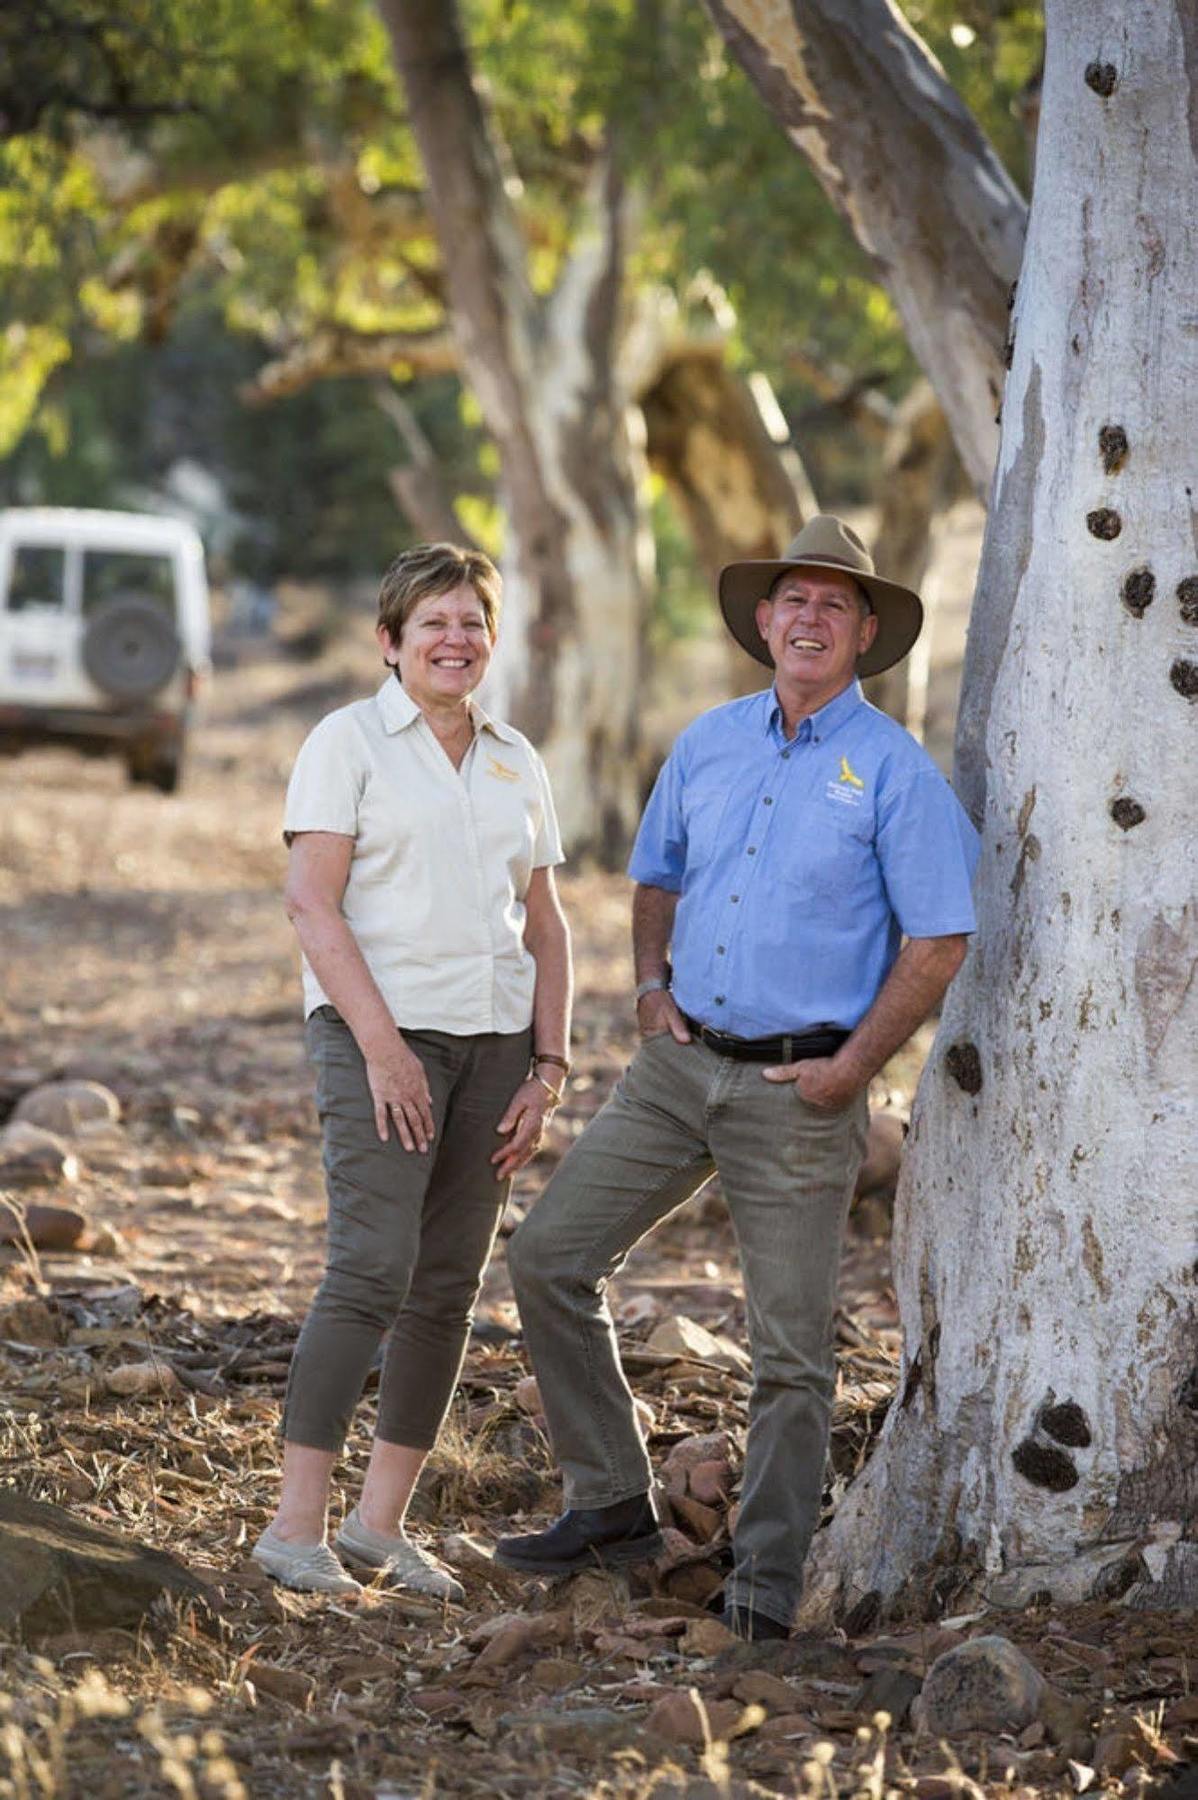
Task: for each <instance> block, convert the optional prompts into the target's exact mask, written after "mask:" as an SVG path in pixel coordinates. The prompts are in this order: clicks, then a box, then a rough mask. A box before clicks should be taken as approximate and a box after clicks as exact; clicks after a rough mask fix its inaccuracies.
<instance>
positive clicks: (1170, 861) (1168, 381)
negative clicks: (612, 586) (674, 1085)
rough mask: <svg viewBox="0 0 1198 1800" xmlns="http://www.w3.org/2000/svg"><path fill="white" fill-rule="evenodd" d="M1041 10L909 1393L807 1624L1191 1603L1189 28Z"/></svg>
mask: <svg viewBox="0 0 1198 1800" xmlns="http://www.w3.org/2000/svg"><path fill="white" fill-rule="evenodd" d="M1047 15H1048V60H1047V67H1046V72H1045V82H1044V96H1043V114H1042V120H1041V125H1040V143H1039V176H1038V179H1037V185H1036V195H1035V200H1034V203H1033V210H1032V219H1031V226H1030V232H1029V239H1028V248H1027V260H1026V264H1025V269H1024V274H1023V277H1022V279H1021V281H1020V287H1019V298H1018V305H1017V310H1016V320H1015V323H1016V338H1015V352H1014V361H1013V365H1012V369H1011V374H1010V379H1009V383H1008V388H1007V394H1006V397H1005V401H1004V409H1003V436H1002V447H1001V453H1000V459H999V467H998V471H997V478H996V488H995V498H994V504H993V507H992V510H991V515H990V522H989V527H988V530H987V536H986V542H985V547H984V552H983V558H982V569H981V575H980V580H979V592H980V594H981V595H982V596H983V597H984V599H985V601H986V607H985V614H984V616H985V619H986V622H987V632H986V635H985V638H984V639H983V640H980V641H975V640H971V646H970V656H971V658H972V659H973V663H974V667H973V679H974V682H975V684H976V683H978V682H979V681H981V680H982V679H983V674H984V676H985V679H986V680H987V681H988V682H989V683H990V685H991V686H992V688H993V698H992V704H991V707H990V712H989V721H988V725H987V728H986V734H985V739H984V742H983V744H982V745H981V746H980V747H979V753H978V754H976V755H975V754H974V750H973V747H972V745H971V741H970V734H969V731H968V721H966V729H965V731H964V733H963V738H962V741H963V743H965V744H966V745H967V746H968V747H969V760H968V765H967V770H966V775H967V791H968V797H969V800H970V802H971V804H972V806H973V808H974V810H975V812H976V814H977V816H978V818H979V819H980V821H981V824H982V827H983V834H984V847H983V856H982V862H981V868H980V873H979V878H978V883H977V897H978V906H979V933H978V937H977V940H976V945H975V947H974V949H973V950H972V952H971V955H970V957H969V959H968V961H967V963H966V966H965V969H964V970H963V972H962V974H961V975H960V976H959V977H958V979H957V981H956V983H955V984H954V986H953V988H952V989H951V990H950V993H949V997H948V1000H947V1003H946V1008H945V1012H944V1017H943V1021H942V1024H941V1027H940V1030H939V1033H938V1035H937V1038H936V1042H935V1046H934V1048H933V1051H932V1055H931V1057H930V1059H929V1063H928V1067H927V1070H926V1072H925V1075H924V1080H923V1083H922V1085H921V1088H920V1092H919V1096H918V1101H917V1106H916V1111H915V1118H914V1122H913V1126H912V1132H911V1137H910V1140H909V1143H908V1149H907V1156H906V1162H905V1168H904V1173H903V1179H902V1182H901V1185H900V1192H899V1197H898V1205H897V1216H896V1221H895V1266H896V1284H897V1288H898V1294H899V1300H900V1306H901V1312H902V1318H903V1331H904V1343H903V1362H902V1372H901V1382H900V1390H899V1397H898V1399H897V1401H896V1403H895V1405H894V1406H893V1407H892V1408H891V1411H890V1413H889V1415H888V1418H887V1421H886V1426H885V1429H884V1432H883V1435H882V1437H881V1440H880V1442H879V1444H878V1447H877V1449H876V1450H875V1452H874V1455H873V1458H872V1460H871V1461H870V1463H869V1464H868V1465H867V1467H866V1469H865V1471H864V1473H863V1475H862V1477H861V1478H860V1479H859V1480H858V1481H857V1482H856V1483H854V1485H853V1486H852V1488H851V1489H850V1490H849V1493H848V1495H847V1497H846V1499H845V1500H844V1502H843V1504H842V1505H841V1507H840V1508H839V1509H838V1511H837V1513H836V1515H835V1517H834V1520H833V1522H832V1525H831V1527H830V1529H829V1531H828V1532H827V1533H826V1534H825V1535H824V1537H823V1540H822V1541H821V1542H819V1543H818V1549H817V1554H816V1557H815V1559H814V1563H813V1567H812V1572H811V1582H810V1585H809V1600H808V1607H807V1617H808V1619H809V1620H810V1619H814V1618H816V1617H818V1616H820V1614H821V1612H826V1611H828V1610H829V1609H832V1608H843V1607H845V1606H848V1607H849V1608H852V1607H853V1606H854V1605H855V1606H857V1607H858V1609H859V1611H858V1616H859V1617H860V1616H864V1612H868V1611H870V1610H873V1609H874V1608H875V1607H876V1606H877V1604H878V1603H879V1601H880V1600H881V1601H885V1600H886V1599H887V1598H891V1599H893V1598H894V1597H896V1596H899V1595H900V1594H902V1593H903V1591H904V1590H906V1591H907V1597H908V1599H909V1600H910V1601H911V1602H912V1603H913V1604H915V1605H917V1606H918V1605H921V1604H922V1605H926V1606H929V1607H931V1608H932V1609H934V1608H935V1606H936V1604H937V1603H940V1604H943V1603H944V1602H945V1600H946V1599H951V1601H952V1604H953V1607H954V1610H955V1609H956V1607H957V1605H958V1604H959V1603H960V1602H961V1601H962V1600H963V1599H965V1598H966V1596H965V1595H964V1594H963V1593H961V1592H960V1591H959V1590H960V1587H961V1583H962V1581H963V1580H965V1579H968V1578H972V1581H973V1584H974V1586H973V1591H974V1592H975V1593H976V1592H977V1591H979V1590H980V1591H983V1592H985V1591H988V1592H989V1593H991V1594H992V1595H999V1596H1002V1597H1005V1598H1006V1599H1008V1600H1010V1601H1018V1600H1020V1599H1026V1598H1027V1597H1028V1595H1029V1594H1030V1592H1032V1591H1035V1590H1036V1589H1050V1590H1052V1591H1054V1592H1055V1593H1057V1594H1058V1595H1060V1596H1063V1597H1074V1598H1076V1597H1080V1595H1082V1594H1083V1593H1085V1592H1086V1591H1089V1590H1092V1589H1093V1588H1094V1587H1095V1584H1096V1583H1097V1584H1098V1586H1099V1588H1100V1589H1101V1588H1102V1585H1103V1583H1104V1582H1106V1583H1111V1582H1113V1583H1114V1585H1115V1586H1116V1588H1118V1589H1122V1587H1123V1586H1124V1585H1125V1583H1127V1582H1128V1581H1130V1582H1132V1583H1133V1584H1135V1585H1134V1586H1133V1590H1132V1595H1133V1597H1134V1598H1136V1599H1140V1600H1143V1601H1144V1603H1146V1604H1156V1603H1158V1602H1159V1603H1167V1604H1181V1603H1183V1602H1184V1601H1185V1600H1186V1598H1187V1596H1188V1599H1189V1602H1190V1603H1191V1604H1193V1602H1194V1601H1195V1599H1198V1543H1196V1542H1195V1536H1196V1531H1198V1418H1196V1412H1195V1388H1196V1377H1195V1350H1194V1347H1195V1260H1194V1258H1195V1229H1194V1205H1193V1191H1194V1156H1195V1147H1196V1146H1198V1117H1196V1110H1198V1109H1196V1105H1195V1071H1196V1070H1198V979H1196V976H1198V893H1196V886H1198V884H1196V882H1195V863H1194V857H1193V782H1192V779H1191V773H1192V769H1193V734H1194V726H1195V696H1196V695H1198V625H1196V623H1195V620H1196V618H1198V551H1196V549H1195V542H1196V517H1198V515H1196V511H1195V504H1194V495H1193V489H1194V485H1195V483H1194V472H1195V471H1194V446H1195V444H1196V443H1198V329H1196V328H1195V318H1196V315H1195V303H1194V270H1195V268H1196V267H1198V11H1196V9H1195V6H1194V3H1193V0H1177V3H1176V4H1172V3H1170V4H1165V3H1162V4H1161V5H1159V6H1151V7H1140V8H1136V9H1135V11H1134V13H1129V12H1128V9H1127V8H1126V6H1125V5H1124V4H1123V3H1122V0H1048V6H1047ZM1108 71H1109V73H1108ZM1094 83H1097V88H1096V87H1095V86H1094V85H1093V84H1094ZM1108 87H1109V89H1110V91H1109V93H1105V94H1104V93H1103V92H1102V91H1099V90H1101V89H1105V88H1108ZM1146 601H1149V602H1150V603H1148V604H1145V602H1146ZM1104 1564H1106V1565H1107V1569H1106V1573H1105V1574H1103V1573H1102V1566H1103V1565H1104ZM929 1590H930V1591H929ZM862 1608H863V1609H864V1611H862V1610H861V1609H862Z"/></svg>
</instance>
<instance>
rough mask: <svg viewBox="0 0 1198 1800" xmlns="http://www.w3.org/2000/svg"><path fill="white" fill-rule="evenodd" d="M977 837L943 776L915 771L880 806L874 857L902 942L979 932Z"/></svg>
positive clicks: (933, 771)
mask: <svg viewBox="0 0 1198 1800" xmlns="http://www.w3.org/2000/svg"><path fill="white" fill-rule="evenodd" d="M978 848H979V846H978V834H977V832H976V831H975V830H974V828H973V826H972V825H971V824H970V822H969V819H968V817H967V816H966V813H965V810H964V808H963V807H962V805H961V802H960V801H959V800H958V799H957V796H956V795H955V794H954V793H953V790H952V788H951V787H950V786H949V784H948V782H947V781H946V780H945V779H944V776H943V775H942V774H941V773H940V771H939V770H938V769H936V768H929V769H926V770H919V771H917V772H916V773H915V774H914V775H913V776H911V777H909V778H908V779H906V780H904V781H902V782H901V783H900V784H899V785H897V786H896V788H895V790H894V792H893V793H891V794H887V795H886V796H885V797H884V798H883V801H882V803H881V805H880V807H879V817H878V834H877V853H878V860H879V862H880V863H881V866H882V878H883V880H884V881H885V883H886V892H887V895H888V897H889V900H890V906H891V910H892V911H893V913H894V916H895V918H896V919H897V921H898V924H899V929H900V930H901V931H902V932H903V933H904V935H905V936H906V937H950V936H956V935H957V934H958V933H966V932H971V931H976V930H977V919H976V917H975V915H974V910H973V895H972V892H971V889H972V885H973V873H974V870H975V868H976V867H977V861H978Z"/></svg>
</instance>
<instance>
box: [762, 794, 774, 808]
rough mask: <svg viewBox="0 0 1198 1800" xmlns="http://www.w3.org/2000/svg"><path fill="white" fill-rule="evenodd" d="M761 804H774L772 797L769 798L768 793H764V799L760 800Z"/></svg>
mask: <svg viewBox="0 0 1198 1800" xmlns="http://www.w3.org/2000/svg"><path fill="white" fill-rule="evenodd" d="M761 804H762V805H763V806H772V805H773V804H774V802H773V800H772V799H771V798H770V796H769V795H768V794H767V795H766V797H765V799H764V800H763V801H762V802H761Z"/></svg>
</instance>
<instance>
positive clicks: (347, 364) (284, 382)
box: [238, 325, 458, 406]
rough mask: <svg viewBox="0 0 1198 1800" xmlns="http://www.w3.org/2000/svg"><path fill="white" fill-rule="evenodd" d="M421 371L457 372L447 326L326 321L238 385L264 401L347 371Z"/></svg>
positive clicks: (248, 396)
mask: <svg viewBox="0 0 1198 1800" xmlns="http://www.w3.org/2000/svg"><path fill="white" fill-rule="evenodd" d="M401 366H402V367H407V368H409V369H412V370H416V371H418V372H419V373H420V374H422V375H447V374H452V373H453V372H454V371H455V370H456V369H457V367H458V353H457V348H456V346H455V344H454V341H453V339H452V338H451V336H450V334H449V332H448V331H447V330H446V329H444V328H443V327H441V328H438V329H437V330H435V331H382V332H378V333H369V332H356V331H353V330H351V329H350V328H349V327H348V326H344V325H336V326H325V327H323V328H322V329H320V330H318V331H316V332H314V333H313V335H312V336H311V337H310V338H305V339H304V340H303V342H302V343H296V344H294V345H293V346H292V347H291V349H289V350H287V351H286V352H284V354H283V355H282V356H277V357H275V358H273V360H272V361H270V362H267V363H264V364H263V365H262V367H261V368H260V369H259V370H258V373H257V374H256V375H255V376H254V379H253V380H252V381H249V382H246V383H245V384H244V385H243V386H242V387H241V388H240V389H239V390H238V391H239V396H240V398H241V399H242V400H243V401H244V402H245V404H246V405H247V406H264V405H267V404H269V403H270V402H271V401H274V400H283V399H286V398H287V397H288V396H289V395H291V394H298V393H301V392H302V391H303V389H304V388H307V387H311V386H312V385H313V383H314V382H317V381H328V380H330V379H333V378H335V377H341V376H347V375H389V374H391V372H392V371H393V370H394V369H396V368H398V367H401Z"/></svg>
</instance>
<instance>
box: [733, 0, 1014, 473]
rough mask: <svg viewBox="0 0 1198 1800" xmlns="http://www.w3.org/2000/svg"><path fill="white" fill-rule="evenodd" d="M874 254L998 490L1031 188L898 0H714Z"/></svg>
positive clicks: (949, 407) (792, 133) (970, 467)
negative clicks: (1009, 345)
mask: <svg viewBox="0 0 1198 1800" xmlns="http://www.w3.org/2000/svg"><path fill="white" fill-rule="evenodd" d="M707 6H708V10H709V12H710V13H711V15H712V17H713V19H714V20H715V22H716V24H717V25H718V26H719V28H720V30H721V31H722V32H723V34H724V37H725V38H726V40H727V42H728V45H729V47H730V49H731V50H732V51H733V53H734V54H735V56H736V57H737V59H738V60H739V61H740V63H741V64H742V65H743V67H744V69H745V71H746V72H747V74H748V75H749V78H750V80H752V81H753V83H754V84H755V86H756V87H757V89H758V91H759V93H760V94H761V96H762V99H763V100H764V101H765V103H766V105H767V106H768V107H769V109H770V111H771V112H772V113H773V114H774V116H775V117H776V118H777V120H778V122H779V124H780V125H781V126H782V128H783V130H784V131H785V132H786V133H787V135H788V136H789V137H790V139H791V141H792V142H793V143H794V144H795V146H796V147H797V148H798V149H799V150H800V151H801V152H802V154H803V155H804V156H805V157H806V159H807V161H808V162H809V163H810V165H811V167H812V169H813V171H814V173H815V175H816V176H817V178H818V179H819V181H820V184H821V185H822V187H823V189H824V191H825V193H826V194H827V195H828V198H829V199H830V200H831V202H832V204H833V206H835V207H836V209H837V211H838V212H839V213H840V215H841V217H842V218H843V219H844V220H845V222H846V223H847V224H848V226H849V227H850V229H851V230H852V232H853V233H854V235H855V237H856V238H857V241H858V242H859V243H860V244H861V246H862V248H863V249H864V250H865V251H866V252H867V254H868V255H869V256H870V257H871V259H872V260H873V263H874V266H875V269H876V271H877V275H878V279H879V280H880V281H881V282H882V283H883V285H884V286H885V287H886V288H887V289H888V291H889V292H890V294H891V296H892V298H893V300H894V302H895V305H896V306H897V308H898V311H899V314H900V316H901V318H902V321H903V326H904V329H905V331H906V333H907V337H908V339H909V341H910V343H911V347H912V349H913V351H914V352H915V355H916V357H917V358H918V360H919V362H920V364H921V366H922V368H923V369H924V372H925V373H926V375H927V376H928V379H929V380H930V381H931V383H932V385H933V387H934V388H935V389H936V392H937V395H938V396H939V399H940V403H941V405H942V406H943V407H944V411H945V414H946V416H947V417H948V420H949V422H950V425H951V427H952V433H953V437H954V439H955V441H956V445H957V449H958V451H959V453H960V456H961V461H962V463H963V465H964V467H965V469H966V470H967V472H968V475H969V478H970V480H971V482H972V483H973V485H974V487H975V489H976V490H977V493H978V494H979V496H980V497H981V498H982V499H985V497H986V494H987V492H988V489H989V486H990V478H991V472H992V470H993V467H994V460H995V455H996V452H997V447H998V429H997V425H996V423H995V413H996V411H997V405H998V397H999V394H1000V393H1001V391H1002V382H1003V367H1004V345H1005V342H1006V336H1007V303H1008V297H1009V293H1010V288H1011V284H1012V282H1013V281H1014V280H1015V278H1016V277H1017V275H1018V273H1019V263H1020V258H1021V256H1022V251H1023V237H1024V230H1025V225H1026V218H1027V209H1026V206H1025V204H1024V201H1023V199H1022V197H1021V196H1020V194H1019V193H1018V191H1017V190H1016V188H1015V185H1014V183H1013V182H1012V181H1011V179H1010V177H1009V176H1008V175H1007V173H1006V171H1005V170H1004V169H1003V166H1002V164H1001V162H1000V161H999V159H998V157H997V155H996V154H995V152H994V150H993V149H992V147H991V146H990V144H989V143H988V142H987V140H986V138H985V136H984V135H983V133H982V131H981V130H980V128H979V127H978V125H977V124H976V122H975V121H974V119H973V118H972V116H971V115H970V113H969V111H968V109H967V108H966V107H965V105H964V104H963V102H962V101H961V99H960V98H959V96H958V95H957V94H956V92H955V91H954V90H953V88H952V87H951V86H950V84H949V83H948V81H947V80H946V79H945V76H944V73H943V71H942V70H941V68H940V67H939V65H938V64H937V63H936V61H935V60H934V58H933V57H932V56H931V54H930V52H929V51H928V50H927V48H926V47H925V45H924V44H923V43H922V41H921V40H920V39H919V38H918V37H917V36H916V35H915V33H914V32H913V31H912V30H911V28H910V26H909V25H907V23H906V21H905V20H904V19H903V17H902V15H901V14H900V12H899V10H898V8H897V6H895V5H894V4H893V3H892V0H707Z"/></svg>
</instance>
